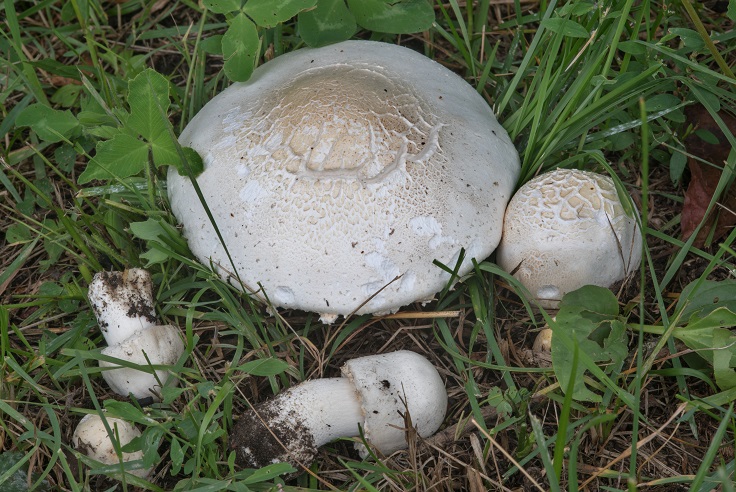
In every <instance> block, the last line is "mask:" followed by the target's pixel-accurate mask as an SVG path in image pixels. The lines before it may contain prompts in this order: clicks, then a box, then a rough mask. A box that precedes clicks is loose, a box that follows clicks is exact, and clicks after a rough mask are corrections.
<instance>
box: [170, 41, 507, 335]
mask: <svg viewBox="0 0 736 492" xmlns="http://www.w3.org/2000/svg"><path fill="white" fill-rule="evenodd" d="M179 140H180V142H181V144H182V145H185V146H188V147H192V148H194V149H195V150H196V151H197V152H199V153H200V154H201V155H202V157H203V161H204V171H203V172H202V174H200V175H199V176H198V177H197V183H198V184H199V187H200V189H201V191H202V194H203V196H204V199H205V200H206V202H207V208H205V207H204V206H203V205H202V204H201V203H200V202H199V200H197V199H196V196H197V195H196V194H195V192H194V188H193V185H192V182H191V180H190V179H189V178H188V177H186V176H181V175H179V174H178V173H177V171H176V170H175V169H174V168H173V167H172V168H170V169H169V173H168V184H167V186H168V192H169V197H170V201H171V208H172V211H173V213H174V214H175V215H176V217H177V218H178V219H179V221H180V222H181V224H182V226H183V232H184V235H185V237H186V238H187V241H188V243H189V247H190V248H191V250H192V252H193V253H194V254H195V255H196V256H197V258H199V260H200V261H201V262H203V263H204V264H210V263H211V264H213V265H216V266H218V270H220V273H221V274H223V276H226V275H228V272H232V271H233V269H235V271H237V273H238V276H239V278H240V279H242V280H243V283H244V284H245V285H248V286H251V287H256V286H259V287H262V288H263V289H264V290H265V292H266V294H267V295H268V298H269V300H270V302H272V303H273V305H274V306H276V307H283V308H289V309H302V310H305V311H313V312H316V313H320V314H321V316H322V320H323V321H325V322H330V321H333V320H335V319H336V317H337V316H338V315H347V314H350V313H352V312H353V311H354V310H356V309H357V311H356V313H357V314H364V313H385V312H391V311H396V310H397V309H398V308H400V307H401V306H404V305H406V304H409V303H412V302H414V301H424V300H427V299H431V298H432V297H433V296H434V295H435V293H436V292H438V291H440V290H441V289H442V288H443V287H444V286H445V285H446V284H447V282H448V281H449V279H450V274H449V273H447V272H446V271H445V270H443V269H442V268H439V267H437V266H436V265H435V264H434V263H433V260H437V261H439V262H441V263H443V264H444V265H447V266H448V267H450V268H454V267H455V266H456V264H457V263H458V261H459V258H460V252H461V250H463V249H464V250H465V257H464V261H463V262H462V264H461V265H460V268H459V270H458V273H459V275H464V274H466V273H468V272H469V271H470V270H471V269H472V267H473V262H472V259H473V258H476V259H477V260H479V261H481V260H483V259H484V258H486V257H487V256H488V255H490V254H491V253H492V252H493V250H494V249H495V248H496V246H497V245H498V242H499V240H500V238H501V229H502V223H503V211H504V208H505V206H506V203H508V200H509V199H510V197H511V194H512V192H513V189H514V186H515V184H516V181H517V179H518V176H519V169H520V166H519V157H518V153H517V151H516V149H515V148H514V146H513V144H512V142H511V140H510V138H509V136H508V134H507V133H506V131H505V130H504V129H503V127H502V126H501V125H500V124H499V123H498V121H497V120H496V117H495V116H494V114H493V111H492V110H491V108H490V107H489V105H488V104H487V103H486V101H485V100H484V99H483V98H482V97H481V96H480V95H479V94H478V92H477V91H476V90H475V89H474V88H473V87H472V86H471V85H469V84H468V83H467V82H466V81H464V80H463V79H462V78H460V77H458V76H457V75H456V74H454V73H452V72H451V71H450V70H448V69H446V68H445V67H443V66H442V65H440V64H439V63H436V62H434V61H432V60H430V59H429V58H427V57H425V56H423V55H422V54H420V53H417V52H416V51H413V50H411V49H408V48H403V47H401V46H396V45H392V44H388V43H379V42H372V41H346V42H343V43H337V44H333V45H330V46H325V47H322V48H316V49H309V48H308V49H301V50H297V51H295V52H292V53H288V54H285V55H282V56H279V57H277V58H275V59H274V60H272V61H269V62H268V63H266V64H264V65H262V66H261V67H259V68H257V69H256V71H255V72H254V73H253V76H252V77H251V79H250V80H248V82H246V83H236V84H233V85H231V86H230V87H228V88H227V89H226V90H225V91H223V92H222V93H221V94H219V95H218V96H217V97H215V98H214V99H213V100H212V101H210V102H209V103H207V104H206V105H205V106H204V107H203V108H202V110H201V111H200V112H199V113H198V114H197V115H196V116H195V117H194V118H193V119H192V121H190V122H189V124H188V125H187V127H186V128H185V129H184V131H183V132H182V134H181V137H180V139H179ZM209 211H211V213H212V217H213V218H214V222H215V223H216V224H217V227H218V229H219V231H221V233H222V237H223V238H224V240H225V242H226V246H227V249H228V251H229V255H228V254H226V252H225V248H224V247H223V245H222V244H220V242H219V241H218V240H217V237H218V235H217V234H216V233H215V230H214V227H213V223H212V220H211V218H210V215H209ZM230 257H231V258H232V262H233V264H232V265H231V264H230V259H229V258H230ZM219 267H221V268H219ZM366 301H367V302H366Z"/></svg>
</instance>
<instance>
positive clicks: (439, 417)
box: [341, 350, 447, 458]
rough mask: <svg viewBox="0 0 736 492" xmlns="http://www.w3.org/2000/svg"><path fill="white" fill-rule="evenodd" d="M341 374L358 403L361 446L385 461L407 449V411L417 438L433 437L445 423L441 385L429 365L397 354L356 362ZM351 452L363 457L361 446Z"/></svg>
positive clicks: (406, 352)
mask: <svg viewBox="0 0 736 492" xmlns="http://www.w3.org/2000/svg"><path fill="white" fill-rule="evenodd" d="M341 371H342V374H343V377H346V378H349V379H350V380H351V381H352V383H353V385H354V386H355V390H356V391H357V392H358V395H359V397H360V402H361V405H362V408H363V414H364V416H365V422H364V423H363V433H364V435H365V439H366V441H368V442H369V443H370V444H371V446H374V447H375V448H376V449H377V450H378V451H380V452H381V453H383V454H385V455H388V454H391V453H393V452H394V451H397V450H399V449H405V448H406V447H407V442H406V431H405V430H404V429H405V428H406V422H405V421H404V417H403V415H404V414H405V413H406V412H407V410H408V411H409V415H410V416H411V423H412V425H413V426H414V427H415V428H416V430H417V433H418V434H419V435H420V436H422V437H429V436H431V435H432V434H434V433H435V432H436V431H437V429H439V428H440V425H442V422H443V421H444V420H445V412H446V411H447V390H446V389H445V383H444V382H443V381H442V378H441V377H440V375H439V373H438V372H437V369H436V368H435V367H434V365H432V363H431V362H429V361H428V360H427V359H425V358H424V357H422V356H421V355H419V354H417V353H414V352H411V351H409V350H399V351H397V352H391V353H388V354H379V355H371V356H368V357H360V358H358V359H353V360H350V361H348V362H346V363H345V365H343V366H342V368H341ZM356 449H357V450H358V451H359V452H360V455H361V457H363V458H365V457H366V456H367V455H368V450H367V449H365V446H363V445H362V444H357V445H356Z"/></svg>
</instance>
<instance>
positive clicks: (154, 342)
mask: <svg viewBox="0 0 736 492" xmlns="http://www.w3.org/2000/svg"><path fill="white" fill-rule="evenodd" d="M183 352H184V342H182V340H181V336H180V334H179V329H178V328H177V327H175V326H172V325H157V326H152V327H149V328H146V329H145V330H140V331H137V332H135V333H133V335H131V336H130V337H129V338H127V339H125V340H123V341H122V342H121V343H118V344H117V345H110V346H109V347H106V348H105V349H103V350H102V353H103V354H104V355H108V356H110V357H115V358H118V359H122V360H127V361H130V362H132V363H133V364H138V365H141V366H147V365H149V364H151V365H173V364H175V363H176V361H177V360H178V359H179V357H180V356H181V354H182V353H183ZM116 366H117V365H116V364H113V363H110V362H106V361H102V360H101V361H100V367H116ZM154 372H155V375H154V374H153V373H149V372H143V371H139V370H137V369H133V368H130V367H118V368H117V369H110V370H107V371H103V372H102V377H103V378H104V379H105V381H106V382H107V384H108V385H109V386H110V389H112V390H113V391H114V392H116V393H117V394H119V395H123V396H128V394H130V393H132V394H133V396H134V397H135V398H137V399H142V398H147V397H151V398H153V399H154V400H155V401H159V396H158V393H159V392H158V391H157V388H160V387H161V385H162V384H166V382H167V381H168V379H169V378H170V376H171V374H170V371H169V370H167V369H156V370H155V371H154Z"/></svg>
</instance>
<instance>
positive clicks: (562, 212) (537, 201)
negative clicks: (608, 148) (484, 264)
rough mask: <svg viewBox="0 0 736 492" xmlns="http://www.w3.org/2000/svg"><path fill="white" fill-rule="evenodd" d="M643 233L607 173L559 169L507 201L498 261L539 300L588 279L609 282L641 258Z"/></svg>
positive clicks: (553, 300) (550, 301) (551, 299)
mask: <svg viewBox="0 0 736 492" xmlns="http://www.w3.org/2000/svg"><path fill="white" fill-rule="evenodd" d="M641 247H642V235H641V230H640V229H639V227H638V225H637V223H636V220H635V219H634V217H630V216H628V215H627V214H626V213H625V211H624V207H623V205H622V204H621V201H620V199H619V196H618V193H617V191H616V186H615V185H614V183H613V180H612V179H611V178H609V177H608V176H603V175H601V174H598V173H594V172H589V171H579V170H570V169H557V170H554V171H551V172H549V173H546V174H542V175H540V176H538V177H536V178H534V179H532V180H530V181H529V182H527V183H526V184H524V185H523V186H522V187H521V188H519V190H518V191H517V192H516V194H515V195H514V197H513V198H512V199H511V201H510V202H509V206H508V208H507V209H506V217H505V220H504V230H503V238H502V240H501V244H500V245H499V247H498V252H497V260H498V264H499V266H501V268H503V269H504V270H506V271H507V272H510V273H513V275H514V276H515V277H516V278H517V279H518V280H519V281H520V282H521V283H522V285H524V287H526V288H527V289H528V290H529V292H530V293H531V294H532V296H534V298H535V299H536V301H537V302H538V303H539V305H540V306H542V307H544V308H556V307H557V305H558V304H559V302H560V300H561V299H562V296H563V295H565V294H566V293H567V292H571V291H573V290H576V289H579V288H580V287H583V286H584V285H597V286H600V287H611V286H612V285H613V284H615V283H616V282H618V281H620V280H623V279H624V278H625V277H626V275H628V274H629V273H631V272H632V271H634V270H636V269H637V268H638V267H639V264H640V262H641Z"/></svg>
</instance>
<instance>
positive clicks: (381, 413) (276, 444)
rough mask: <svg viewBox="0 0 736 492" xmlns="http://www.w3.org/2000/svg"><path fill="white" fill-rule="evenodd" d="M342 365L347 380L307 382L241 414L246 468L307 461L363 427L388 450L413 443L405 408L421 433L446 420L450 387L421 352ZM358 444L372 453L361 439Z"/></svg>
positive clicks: (238, 440)
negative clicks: (409, 439) (325, 445)
mask: <svg viewBox="0 0 736 492" xmlns="http://www.w3.org/2000/svg"><path fill="white" fill-rule="evenodd" d="M341 371H342V377H341V378H325V379H315V380H310V381H305V382H303V383H301V384H299V385H297V386H294V387H292V388H289V389H287V390H286V391H284V392H283V393H280V394H279V395H277V396H276V397H274V398H273V399H271V400H267V401H265V402H263V403H261V404H258V405H256V406H255V408H254V409H252V410H250V411H249V412H247V413H246V414H245V415H243V416H242V417H241V418H240V419H239V420H238V423H237V425H236V426H235V429H234V430H233V433H232V436H231V439H230V448H231V449H234V450H235V452H236V456H237V462H238V463H239V464H240V465H241V466H243V467H246V468H261V467H264V466H266V465H269V464H271V463H278V462H287V463H291V464H293V465H294V466H297V465H298V464H299V463H301V464H303V465H309V464H310V463H311V462H312V460H313V459H314V457H315V456H316V455H317V448H319V447H320V446H322V445H324V444H326V443H328V442H330V441H333V440H335V439H338V438H340V437H357V436H359V435H360V429H361V428H362V430H363V435H364V436H365V439H366V441H367V442H368V443H370V445H371V446H372V447H374V448H375V449H376V450H378V451H379V452H381V453H383V454H386V455H387V454H390V453H392V452H394V451H397V450H399V449H404V448H406V447H407V446H408V444H407V441H406V421H405V418H404V417H405V414H406V413H407V412H408V413H409V415H410V416H411V423H412V425H413V426H414V427H415V428H416V430H417V433H418V434H419V435H420V436H422V437H428V436H430V435H432V434H434V433H435V432H436V431H437V429H439V427H440V425H441V424H442V421H443V420H444V418H445V412H446V410H447V391H446V390H445V385H444V383H443V381H442V378H441V377H440V375H439V374H438V373H437V369H436V368H435V367H434V366H433V365H432V364H431V363H430V362H429V361H428V360H427V359H425V358H424V357H422V356H421V355H419V354H416V353H414V352H410V351H407V350H400V351H397V352H392V353H388V354H381V355H371V356H367V357H360V358H358V359H353V360H351V361H348V362H347V363H345V365H344V366H343V367H342V368H341ZM356 448H357V449H358V451H359V453H360V455H361V456H362V457H364V458H365V457H366V456H367V455H368V450H367V449H365V447H364V446H363V445H362V444H356Z"/></svg>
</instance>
